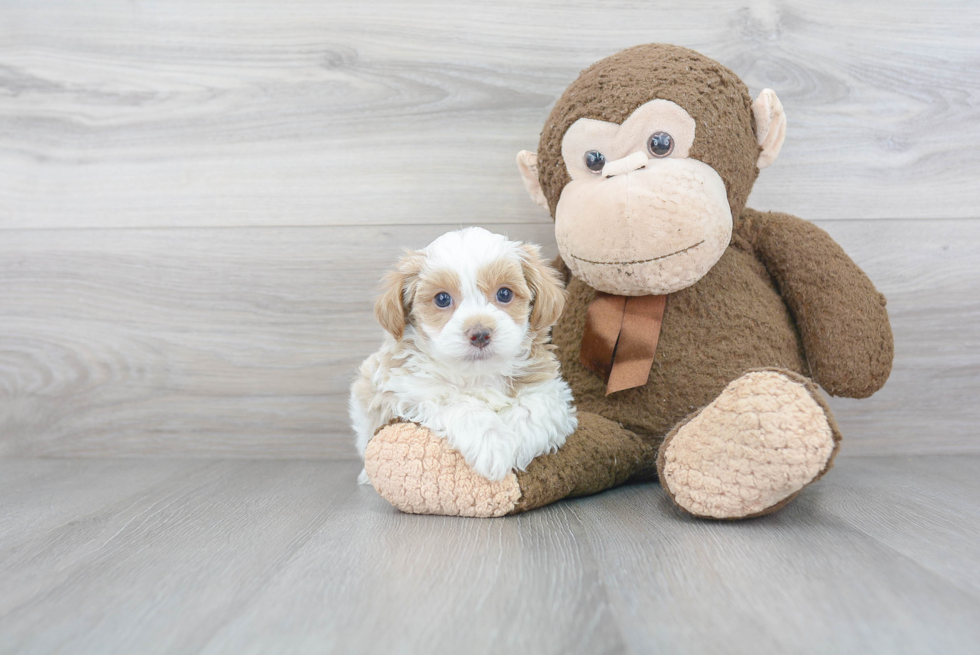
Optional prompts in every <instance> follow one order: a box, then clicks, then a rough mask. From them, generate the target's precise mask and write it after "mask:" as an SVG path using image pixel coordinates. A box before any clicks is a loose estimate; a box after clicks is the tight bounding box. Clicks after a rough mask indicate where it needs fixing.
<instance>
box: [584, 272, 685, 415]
mask: <svg viewBox="0 0 980 655" xmlns="http://www.w3.org/2000/svg"><path fill="white" fill-rule="evenodd" d="M666 305H667V296H614V295H612V294H609V293H603V292H601V291H597V292H596V296H595V300H593V301H592V303H591V304H589V311H588V315H587V316H586V319H585V332H584V333H583V334H582V348H581V353H580V357H579V358H580V359H581V361H582V365H583V366H585V368H587V369H589V370H590V371H592V372H593V373H595V374H596V375H598V376H599V377H600V378H602V379H603V380H605V381H606V395H607V396H608V395H609V394H611V393H615V392H617V391H622V390H624V389H632V388H633V387H642V386H643V385H644V384H646V383H647V380H648V379H649V378H650V367H651V366H653V356H654V355H655V354H656V353H657V341H659V340H660V327H661V325H662V324H663V318H664V308H665V307H666Z"/></svg>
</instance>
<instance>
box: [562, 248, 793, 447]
mask: <svg viewBox="0 0 980 655" xmlns="http://www.w3.org/2000/svg"><path fill="white" fill-rule="evenodd" d="M568 292H569V299H568V302H567V303H566V305H565V313H564V314H563V315H562V317H561V319H560V320H559V321H558V324H557V325H555V327H554V329H553V331H552V340H553V342H554V343H555V345H556V346H557V347H558V358H559V361H560V362H561V369H562V375H563V376H564V377H565V379H566V380H567V381H568V383H569V385H570V386H571V387H572V393H573V394H574V396H575V402H576V404H577V405H578V408H579V411H582V412H592V413H594V414H599V415H601V416H605V417H606V418H608V419H611V420H613V421H616V422H618V423H621V424H622V425H623V426H624V427H626V428H628V429H629V430H632V431H634V432H636V434H638V435H640V436H641V437H643V438H644V439H646V440H647V441H649V442H650V443H652V444H654V445H655V446H659V443H660V441H661V440H662V439H663V437H664V436H665V435H666V434H667V433H668V432H669V431H670V430H671V429H673V427H674V426H675V425H676V424H677V423H678V421H680V420H682V419H683V418H684V417H686V416H687V415H688V414H690V413H691V412H693V411H696V410H698V409H700V408H701V407H704V406H705V405H707V404H708V403H710V402H711V401H712V400H714V399H715V398H716V397H717V396H718V394H720V393H721V391H722V390H723V389H724V388H725V386H726V385H727V384H728V383H729V382H731V381H732V380H734V379H735V378H737V377H740V376H741V375H742V374H743V373H745V372H746V371H748V370H751V369H755V368H765V367H778V368H781V369H786V370H790V371H795V372H797V373H800V374H801V375H807V374H808V373H809V370H808V368H807V364H806V357H805V356H804V353H803V348H802V344H801V343H800V339H799V335H798V334H797V331H796V327H795V325H794V322H793V317H792V315H791V314H790V312H789V309H788V308H787V307H786V303H784V302H783V299H782V298H781V297H780V296H779V293H778V290H777V288H776V285H775V283H774V282H773V280H772V278H771V277H770V276H769V273H768V272H767V271H766V268H765V266H764V265H763V264H762V263H761V262H760V261H758V260H757V259H756V258H755V257H754V256H753V255H752V253H750V252H746V251H745V250H742V249H741V248H739V247H737V246H731V247H729V248H728V250H727V251H726V253H725V254H724V255H722V258H721V259H720V260H719V261H718V263H717V264H715V266H714V268H712V269H711V270H710V271H709V272H708V274H707V275H705V276H704V277H703V278H702V279H701V280H700V281H699V282H697V283H696V284H694V285H693V286H691V287H689V288H687V289H684V290H682V291H679V292H677V293H673V294H671V295H670V296H668V298H667V307H666V310H665V311H664V318H663V326H662V327H661V331H660V341H659V342H658V345H657V353H656V356H655V357H654V360H653V366H652V367H651V370H650V379H649V381H648V382H647V384H646V385H644V386H642V387H638V388H635V389H627V390H626V391H620V392H618V393H614V394H612V395H610V396H606V395H605V391H606V387H605V384H604V383H603V381H602V380H601V379H600V378H599V377H598V376H597V375H595V374H594V373H592V371H589V370H588V369H586V368H585V367H584V366H582V364H581V362H580V361H579V357H578V354H579V344H581V342H582V334H583V331H584V328H585V317H586V312H587V310H588V306H589V303H590V302H591V301H592V298H593V297H594V295H595V290H594V289H592V288H590V287H588V286H587V285H585V283H583V282H582V281H580V280H578V279H576V278H572V279H571V281H570V282H569V283H568Z"/></svg>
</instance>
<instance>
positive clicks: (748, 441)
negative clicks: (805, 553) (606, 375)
mask: <svg viewBox="0 0 980 655" xmlns="http://www.w3.org/2000/svg"><path fill="white" fill-rule="evenodd" d="M839 442H840V433H839V431H838V430H837V426H836V423H835V422H834V419H833V417H832V415H831V414H830V409H829V408H828V407H827V405H826V403H825V402H824V400H823V399H822V398H821V396H820V395H819V392H818V391H817V388H816V385H815V384H813V382H811V381H810V380H807V379H806V378H804V377H802V376H800V375H797V374H795V373H791V372H789V371H781V370H760V371H752V372H750V373H746V374H745V375H743V376H742V377H740V378H738V379H737V380H735V381H733V382H731V383H730V384H729V385H728V386H727V387H726V388H725V390H724V391H722V393H721V395H720V396H718V398H716V399H715V400H714V401H713V402H712V403H710V404H709V405H707V406H706V407H705V408H704V409H702V410H701V411H700V412H698V413H697V414H695V415H694V416H692V417H691V418H688V419H687V420H686V422H684V423H681V424H680V425H678V426H677V427H676V428H674V430H673V431H671V433H670V434H668V435H667V438H666V439H665V440H664V443H663V445H662V446H661V448H660V453H659V456H658V458H657V469H658V472H659V475H660V481H661V484H662V485H663V487H664V489H666V490H667V493H668V494H669V495H670V497H671V498H672V499H673V501H674V502H675V503H676V504H677V505H679V506H680V507H681V508H682V509H684V510H686V511H688V512H690V513H691V514H693V515H695V516H699V517H704V518H715V519H738V518H747V517H751V516H759V515H762V514H768V513H769V512H772V511H775V510H777V509H779V508H780V507H782V506H784V505H786V504H787V503H789V501H791V500H792V499H793V498H794V497H795V496H796V495H797V494H798V493H799V492H800V490H801V489H803V487H805V486H807V485H808V484H810V483H811V482H813V481H815V480H816V479H818V478H819V477H820V476H821V475H823V474H824V473H825V472H826V471H827V470H828V469H830V466H831V464H832V462H833V457H834V454H835V453H836V452H837V446H838V443H839Z"/></svg>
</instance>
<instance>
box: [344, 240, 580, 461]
mask: <svg viewBox="0 0 980 655" xmlns="http://www.w3.org/2000/svg"><path fill="white" fill-rule="evenodd" d="M387 280H388V287H389V289H388V293H386V294H385V295H383V296H382V298H381V299H380V300H379V301H378V305H377V307H376V314H377V316H378V319H379V321H380V322H381V323H382V325H383V326H384V327H385V329H386V330H387V331H388V332H389V336H388V338H387V339H386V341H385V343H384V345H383V346H382V347H381V349H380V350H379V351H378V352H376V353H375V354H374V355H372V356H370V357H369V358H368V359H367V360H365V362H364V363H363V364H362V366H361V369H360V371H359V374H358V377H357V378H356V379H355V381H354V384H353V386H352V388H351V399H350V415H351V421H352V423H353V427H354V431H355V432H356V433H357V447H358V451H359V452H360V453H361V455H362V456H363V455H364V449H365V448H366V446H367V443H368V441H369V440H370V439H371V437H372V436H374V434H375V432H377V430H379V429H380V428H381V427H383V426H385V425H386V424H388V423H390V422H392V421H411V422H415V423H418V424H420V425H422V426H424V427H427V428H429V429H431V430H432V431H433V432H435V433H436V434H437V435H439V436H441V437H443V438H445V439H446V440H447V441H449V443H450V444H451V445H452V446H453V447H454V448H456V449H457V450H459V451H460V453H461V454H462V455H463V457H464V458H465V459H466V461H467V463H468V464H469V465H470V466H472V467H473V469H474V470H476V472H478V473H480V474H481V475H483V476H484V477H487V478H489V479H491V480H500V479H502V478H503V477H505V476H506V475H507V474H508V473H509V472H510V471H511V470H513V469H515V468H516V469H523V468H525V467H526V466H527V465H528V464H530V462H531V460H533V459H534V458H535V457H537V456H539V455H541V454H544V453H546V452H549V451H554V450H556V449H557V448H559V447H560V446H561V445H562V444H564V442H565V439H566V437H567V436H568V435H569V434H571V433H572V432H573V431H574V430H575V428H576V425H577V421H576V419H575V409H574V407H573V405H572V394H571V390H570V389H569V388H568V385H567V384H566V383H565V382H564V381H563V380H562V379H561V377H560V375H559V371H558V362H557V359H556V358H555V356H554V354H553V352H552V349H551V346H549V345H548V344H547V333H548V329H549V328H550V327H551V325H552V324H553V323H554V321H555V320H557V318H558V316H559V315H560V313H561V308H562V306H563V302H564V291H563V289H562V287H561V283H560V281H559V279H558V276H557V274H556V273H555V272H554V271H553V269H551V268H550V267H548V265H547V264H546V263H544V262H543V261H542V260H541V257H540V253H539V251H538V249H537V247H535V246H529V245H527V244H521V243H516V242H513V241H508V240H507V239H506V238H505V237H502V236H500V235H495V234H491V233H490V232H487V231H486V230H482V229H480V228H469V229H466V230H460V231H457V232H450V233H448V234H446V235H443V236H442V237H440V238H439V239H437V240H436V241H435V242H433V243H432V244H430V245H429V247H428V248H426V249H425V250H422V251H417V252H414V253H409V254H408V255H407V256H406V257H405V258H404V259H403V260H402V261H401V262H400V264H399V267H398V269H397V270H396V272H395V273H393V274H390V275H389V276H388V278H387Z"/></svg>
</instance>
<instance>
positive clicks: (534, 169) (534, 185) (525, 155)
mask: <svg viewBox="0 0 980 655" xmlns="http://www.w3.org/2000/svg"><path fill="white" fill-rule="evenodd" d="M517 168H518V170H520V171H521V179H523V180H524V188H525V189H527V194H528V195H529V196H531V200H533V201H534V202H535V204H538V205H541V206H542V207H544V208H545V209H548V199H547V198H545V197H544V191H542V190H541V182H540V181H539V180H538V153H536V152H531V151H530V150H521V151H520V152H519V153H517Z"/></svg>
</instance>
